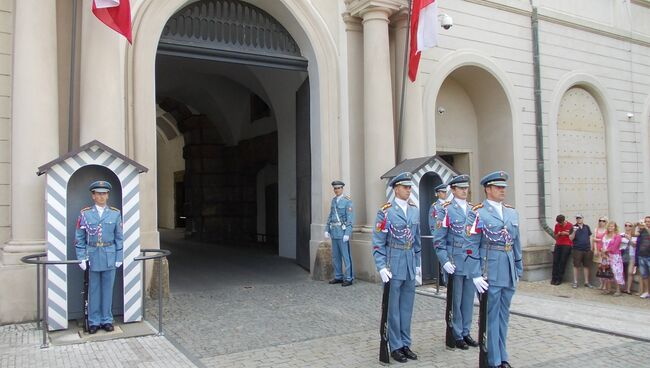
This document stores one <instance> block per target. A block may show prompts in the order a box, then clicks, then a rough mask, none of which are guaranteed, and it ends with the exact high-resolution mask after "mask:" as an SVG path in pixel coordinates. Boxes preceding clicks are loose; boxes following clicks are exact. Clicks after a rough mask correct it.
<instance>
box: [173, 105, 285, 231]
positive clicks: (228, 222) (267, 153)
mask: <svg viewBox="0 0 650 368" xmlns="http://www.w3.org/2000/svg"><path fill="white" fill-rule="evenodd" d="M188 120H193V121H186V124H182V125H183V127H184V135H185V142H186V144H185V147H184V148H183V157H184V159H185V160H186V166H185V167H186V170H185V190H186V193H185V194H186V204H185V206H186V207H185V213H186V214H187V215H188V222H187V226H186V236H187V237H189V238H192V239H199V240H206V241H215V242H219V243H226V244H234V243H236V244H242V243H252V242H255V239H256V236H255V234H256V232H257V202H256V198H257V193H256V176H257V172H258V171H259V170H260V169H262V168H263V167H264V166H266V165H267V164H268V163H271V164H275V165H277V157H278V154H277V133H275V132H274V133H270V134H266V135H262V136H258V137H255V138H251V139H248V140H244V141H241V142H239V144H238V145H237V146H225V145H224V144H222V143H220V142H221V139H220V137H219V134H218V131H217V129H216V128H215V126H214V125H213V124H212V123H211V122H210V121H208V120H207V118H205V117H193V118H191V119H188Z"/></svg>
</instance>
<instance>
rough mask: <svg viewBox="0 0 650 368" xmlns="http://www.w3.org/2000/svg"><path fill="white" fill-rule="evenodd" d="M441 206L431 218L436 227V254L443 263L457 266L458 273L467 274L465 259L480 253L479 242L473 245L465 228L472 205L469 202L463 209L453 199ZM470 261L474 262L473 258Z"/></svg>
mask: <svg viewBox="0 0 650 368" xmlns="http://www.w3.org/2000/svg"><path fill="white" fill-rule="evenodd" d="M441 207H442V208H441V210H440V211H436V212H437V213H436V218H435V219H431V220H429V221H430V222H432V225H433V227H434V228H433V230H432V235H433V247H434V249H435V251H436V255H437V256H438V260H439V261H440V264H441V265H444V264H445V263H447V262H448V261H449V262H451V263H452V264H454V265H455V266H456V271H455V274H456V275H459V276H467V275H468V274H467V271H466V267H465V261H466V260H468V259H470V258H469V257H470V256H472V255H478V254H479V249H478V244H476V245H472V244H471V243H470V242H469V241H468V239H467V234H466V230H465V223H466V222H467V215H468V214H469V213H470V212H471V208H472V205H471V204H470V203H468V204H467V210H466V211H463V207H461V206H460V205H459V204H458V202H456V201H455V200H451V201H449V202H445V203H444V204H443V205H442V206H441ZM451 255H453V257H451ZM469 263H470V264H471V263H472V262H471V260H470V262H469Z"/></svg>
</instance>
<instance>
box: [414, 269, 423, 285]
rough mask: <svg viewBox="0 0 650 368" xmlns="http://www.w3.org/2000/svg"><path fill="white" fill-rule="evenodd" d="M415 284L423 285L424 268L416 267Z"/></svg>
mask: <svg viewBox="0 0 650 368" xmlns="http://www.w3.org/2000/svg"><path fill="white" fill-rule="evenodd" d="M415 284H416V285H422V267H415Z"/></svg>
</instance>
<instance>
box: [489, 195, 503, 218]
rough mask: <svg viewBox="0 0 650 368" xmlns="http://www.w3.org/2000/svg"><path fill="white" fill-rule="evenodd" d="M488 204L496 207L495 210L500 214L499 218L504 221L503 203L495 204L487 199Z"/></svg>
mask: <svg viewBox="0 0 650 368" xmlns="http://www.w3.org/2000/svg"><path fill="white" fill-rule="evenodd" d="M487 203H489V204H490V205H491V206H492V207H494V209H495V210H497V212H498V213H499V217H501V219H503V204H502V203H501V202H495V201H492V200H489V199H487Z"/></svg>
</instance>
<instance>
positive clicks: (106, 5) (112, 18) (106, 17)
mask: <svg viewBox="0 0 650 368" xmlns="http://www.w3.org/2000/svg"><path fill="white" fill-rule="evenodd" d="M93 14H95V16H96V17H97V19H99V20H100V21H102V23H104V24H106V25H107V26H109V27H110V28H112V29H113V30H114V31H115V32H117V33H119V34H121V35H122V36H124V37H126V39H127V40H128V41H129V43H133V42H132V39H133V35H132V34H131V4H129V0H93Z"/></svg>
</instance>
